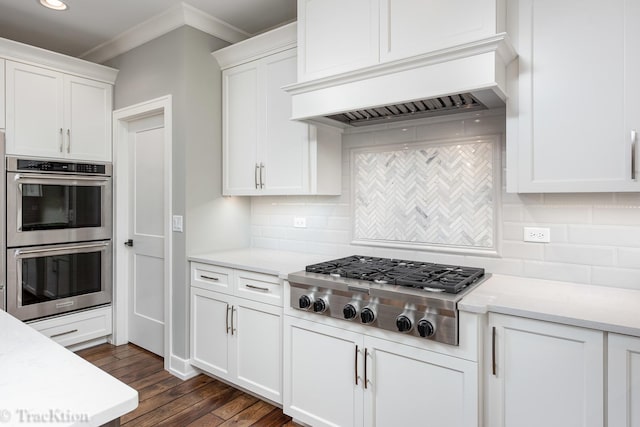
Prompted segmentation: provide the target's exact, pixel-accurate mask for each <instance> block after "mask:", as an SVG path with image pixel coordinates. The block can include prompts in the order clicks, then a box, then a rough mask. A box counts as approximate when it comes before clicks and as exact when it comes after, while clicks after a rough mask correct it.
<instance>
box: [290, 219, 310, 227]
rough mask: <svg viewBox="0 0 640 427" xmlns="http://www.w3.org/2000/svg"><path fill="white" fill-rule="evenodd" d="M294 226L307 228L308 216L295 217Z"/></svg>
mask: <svg viewBox="0 0 640 427" xmlns="http://www.w3.org/2000/svg"><path fill="white" fill-rule="evenodd" d="M293 226H294V227H296V228H307V218H304V217H295V218H293Z"/></svg>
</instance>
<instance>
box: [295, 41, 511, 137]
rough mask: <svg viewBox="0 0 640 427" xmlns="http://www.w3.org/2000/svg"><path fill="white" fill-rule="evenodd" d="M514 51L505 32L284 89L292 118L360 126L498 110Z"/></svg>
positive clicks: (503, 95)
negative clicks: (287, 95)
mask: <svg viewBox="0 0 640 427" xmlns="http://www.w3.org/2000/svg"><path fill="white" fill-rule="evenodd" d="M515 57H516V53H515V51H514V49H513V47H512V46H511V44H510V43H509V40H508V37H507V35H506V34H505V33H500V34H497V35H495V36H492V37H490V38H486V39H483V40H478V41H475V42H472V43H467V44H464V45H459V46H456V47H453V48H448V49H442V50H439V51H436V52H431V53H428V54H424V55H420V56H415V57H411V58H407V59H402V60H396V61H393V62H387V63H381V64H377V65H374V66H370V67H367V68H364V69H360V70H356V71H351V72H346V73H342V74H339V75H335V76H330V77H325V78H320V79H317V80H311V81H306V82H299V83H297V84H293V85H289V86H286V87H285V88H284V90H286V91H287V92H288V93H289V94H290V95H291V99H292V119H293V120H302V121H307V122H312V123H324V124H329V125H332V126H337V127H343V128H345V127H350V126H366V125H375V124H381V123H390V122H393V121H400V120H411V119H419V118H425V117H433V116H440V115H445V114H455V113H461V112H468V111H474V110H484V109H490V108H500V107H503V106H504V105H505V100H506V98H507V93H506V79H507V65H508V64H509V63H510V62H511V61H513V59H514V58H515Z"/></svg>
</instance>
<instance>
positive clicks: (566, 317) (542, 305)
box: [458, 274, 640, 336]
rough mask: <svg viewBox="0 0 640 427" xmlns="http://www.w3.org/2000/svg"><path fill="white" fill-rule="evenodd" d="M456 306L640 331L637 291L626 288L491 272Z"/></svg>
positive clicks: (626, 331)
mask: <svg viewBox="0 0 640 427" xmlns="http://www.w3.org/2000/svg"><path fill="white" fill-rule="evenodd" d="M458 308H459V309H460V310H462V311H468V312H472V313H487V312H492V313H502V314H510V315H514V316H521V317H529V318H533V319H539V320H547V321H551V322H557V323H564V324H569V325H574V326H580V327H584V328H591V329H597V330H602V331H608V332H616V333H621V334H627V335H635V336H640V291H636V290H632V289H621V288H610V287H606V286H594V285H586V284H585V285H583V284H576V283H566V282H556V281H551V280H541V279H531V278H525V277H516V276H505V275H499V274H494V275H492V276H491V277H489V278H488V279H487V280H486V281H484V282H483V283H482V284H481V285H480V286H478V287H477V288H476V289H474V290H473V291H472V292H470V293H469V295H467V296H465V297H464V298H463V299H462V301H460V302H459V303H458Z"/></svg>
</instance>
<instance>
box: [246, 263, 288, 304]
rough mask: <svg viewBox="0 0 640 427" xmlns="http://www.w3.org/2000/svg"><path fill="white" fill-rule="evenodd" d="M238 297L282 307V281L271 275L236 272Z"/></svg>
mask: <svg viewBox="0 0 640 427" xmlns="http://www.w3.org/2000/svg"><path fill="white" fill-rule="evenodd" d="M236 295H237V296H239V297H242V298H247V299H251V300H254V301H260V302H265V303H267V304H273V305H278V306H282V284H281V283H280V279H278V278H277V277H276V276H271V275H269V274H262V273H253V272H250V271H244V270H236Z"/></svg>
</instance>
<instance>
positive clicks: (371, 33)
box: [298, 0, 380, 81]
mask: <svg viewBox="0 0 640 427" xmlns="http://www.w3.org/2000/svg"><path fill="white" fill-rule="evenodd" d="M379 16H380V10H379V0H349V1H344V0H298V55H299V56H300V59H299V61H298V76H299V78H298V81H306V80H313V79H317V78H320V77H324V76H329V75H334V74H338V73H342V72H345V71H351V70H355V69H358V68H363V67H366V66H368V65H373V64H377V63H378V61H379V53H378V52H379V43H380V42H379V38H380V28H379V25H380V24H379Z"/></svg>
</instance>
